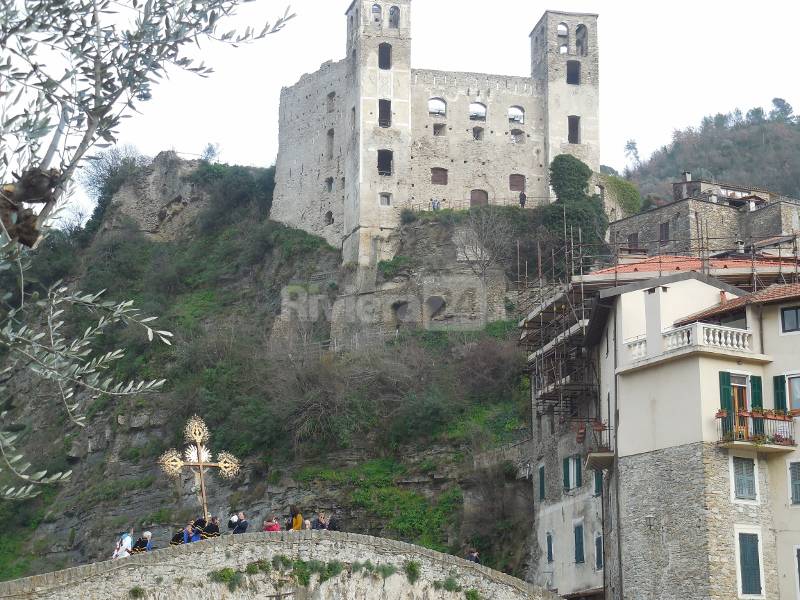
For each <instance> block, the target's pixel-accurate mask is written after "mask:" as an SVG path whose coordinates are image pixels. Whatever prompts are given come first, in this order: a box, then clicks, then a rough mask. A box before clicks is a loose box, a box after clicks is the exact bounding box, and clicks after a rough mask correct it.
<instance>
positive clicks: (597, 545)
mask: <svg viewBox="0 0 800 600" xmlns="http://www.w3.org/2000/svg"><path fill="white" fill-rule="evenodd" d="M594 568H595V569H596V570H598V571H602V570H603V534H601V533H598V534H597V535H595V536H594Z"/></svg>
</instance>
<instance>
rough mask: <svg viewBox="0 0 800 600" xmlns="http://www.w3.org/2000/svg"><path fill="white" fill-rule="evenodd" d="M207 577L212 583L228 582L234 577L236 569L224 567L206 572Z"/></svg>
mask: <svg viewBox="0 0 800 600" xmlns="http://www.w3.org/2000/svg"><path fill="white" fill-rule="evenodd" d="M208 577H209V579H211V581H213V582H214V583H230V582H231V581H233V580H234V578H235V577H236V571H235V570H234V569H232V568H231V567H225V568H224V569H219V570H217V571H211V572H210V573H209V574H208Z"/></svg>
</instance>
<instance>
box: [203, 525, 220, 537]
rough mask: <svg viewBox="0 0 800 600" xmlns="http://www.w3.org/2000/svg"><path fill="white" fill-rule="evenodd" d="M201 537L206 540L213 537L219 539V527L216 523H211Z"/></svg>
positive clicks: (204, 529)
mask: <svg viewBox="0 0 800 600" xmlns="http://www.w3.org/2000/svg"><path fill="white" fill-rule="evenodd" d="M200 535H201V536H202V537H203V539H204V540H205V539H208V538H212V537H219V525H217V524H216V523H209V524H208V525H206V526H205V528H203V532H202V533H201V534H200Z"/></svg>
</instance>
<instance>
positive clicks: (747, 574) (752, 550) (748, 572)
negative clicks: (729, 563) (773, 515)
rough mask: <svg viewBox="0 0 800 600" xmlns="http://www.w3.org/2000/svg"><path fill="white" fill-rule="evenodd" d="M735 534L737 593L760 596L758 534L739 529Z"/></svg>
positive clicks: (742, 595) (761, 590) (761, 588)
mask: <svg viewBox="0 0 800 600" xmlns="http://www.w3.org/2000/svg"><path fill="white" fill-rule="evenodd" d="M737 536H738V544H737V551H738V554H739V560H738V561H737V562H738V564H737V567H738V579H739V595H740V597H758V596H762V594H763V586H762V583H761V548H760V546H761V543H760V540H759V534H758V533H756V532H749V531H748V532H744V531H739V532H738V533H737Z"/></svg>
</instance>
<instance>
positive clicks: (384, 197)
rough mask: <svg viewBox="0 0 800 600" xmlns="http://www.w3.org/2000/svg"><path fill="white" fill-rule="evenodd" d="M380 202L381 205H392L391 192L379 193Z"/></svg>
mask: <svg viewBox="0 0 800 600" xmlns="http://www.w3.org/2000/svg"><path fill="white" fill-rule="evenodd" d="M380 204H381V206H391V205H392V195H391V194H381V195H380Z"/></svg>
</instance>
